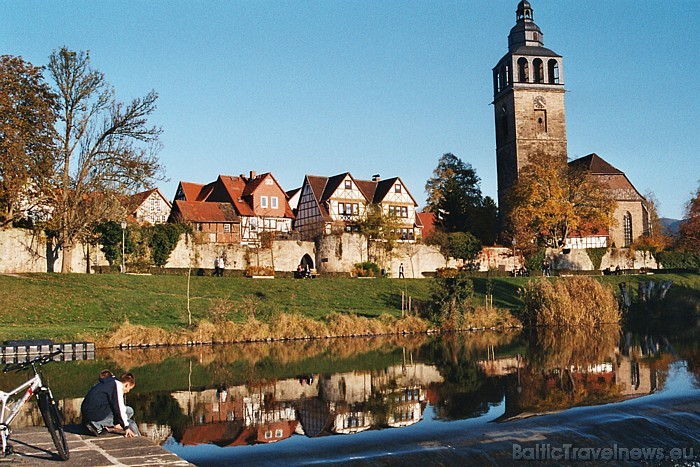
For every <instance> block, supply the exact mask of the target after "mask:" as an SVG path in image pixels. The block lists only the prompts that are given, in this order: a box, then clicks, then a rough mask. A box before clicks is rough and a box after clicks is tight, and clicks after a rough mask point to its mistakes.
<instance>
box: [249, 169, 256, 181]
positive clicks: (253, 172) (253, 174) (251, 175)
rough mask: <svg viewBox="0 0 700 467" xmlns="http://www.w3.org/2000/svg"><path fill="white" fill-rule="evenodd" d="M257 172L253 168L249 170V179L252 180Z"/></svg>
mask: <svg viewBox="0 0 700 467" xmlns="http://www.w3.org/2000/svg"><path fill="white" fill-rule="evenodd" d="M256 175H257V174H256V173H255V170H251V171H250V179H251V180H253V179H254V178H255V176H256Z"/></svg>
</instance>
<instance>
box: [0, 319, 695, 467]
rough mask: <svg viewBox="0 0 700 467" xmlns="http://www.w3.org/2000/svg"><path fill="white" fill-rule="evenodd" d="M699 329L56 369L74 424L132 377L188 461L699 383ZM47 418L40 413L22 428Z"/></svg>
mask: <svg viewBox="0 0 700 467" xmlns="http://www.w3.org/2000/svg"><path fill="white" fill-rule="evenodd" d="M696 335H697V328H696V329H693V328H690V329H689V330H688V329H686V330H685V332H684V333H683V334H682V335H681V334H679V335H675V336H674V338H673V340H672V341H669V340H668V339H666V338H665V337H663V336H654V335H652V334H647V335H640V334H632V333H630V332H622V331H621V330H620V329H619V328H617V327H611V328H605V329H596V330H586V329H554V330H552V329H543V330H537V332H531V333H520V332H506V333H491V332H481V333H469V334H445V335H441V336H437V337H430V336H426V335H421V336H411V337H409V338H386V339H348V340H340V339H329V340H323V341H321V340H315V341H293V342H283V343H279V342H278V343H269V344H249V345H238V346H217V347H200V348H159V349H149V350H133V351H109V352H106V353H105V354H104V356H103V357H102V359H101V360H98V361H95V362H81V363H80V364H68V363H65V364H64V363H62V364H60V365H59V364H57V365H55V368H48V367H47V370H51V371H52V372H53V374H52V375H51V376H52V377H53V378H52V380H51V384H52V388H54V392H55V393H56V394H58V395H59V397H63V400H62V406H63V410H64V414H65V416H66V420H67V423H78V422H79V421H80V414H79V407H80V403H81V401H82V398H81V396H82V394H83V393H84V391H86V390H87V388H89V386H90V385H91V384H92V381H93V380H94V379H95V378H96V377H97V373H98V372H99V371H100V370H101V369H102V368H105V367H107V368H112V369H113V371H115V372H118V371H126V370H129V371H132V372H134V373H135V374H136V377H137V387H136V389H135V390H134V391H132V392H131V393H130V394H129V395H128V403H129V404H130V405H132V406H133V407H134V408H135V410H136V417H135V418H136V419H137V421H138V422H139V423H140V426H139V428H140V429H141V431H142V433H145V434H147V435H148V436H150V437H151V438H153V439H155V440H157V441H158V442H160V443H166V445H167V446H168V448H169V449H172V450H176V452H177V453H178V454H179V455H181V456H184V457H185V458H187V456H188V453H189V452H190V451H188V450H190V449H196V447H197V446H200V445H215V446H219V447H226V448H227V449H228V447H236V446H245V445H257V446H260V447H261V448H262V446H263V445H270V444H274V443H277V442H281V441H284V440H288V439H290V438H294V437H297V438H298V439H302V438H306V439H309V440H311V439H315V438H320V437H328V436H335V437H338V436H341V435H352V434H357V433H362V432H368V431H370V430H382V429H390V428H391V429H399V430H396V432H397V433H401V432H402V431H401V430H404V429H407V428H408V427H412V426H416V425H418V426H422V425H424V424H422V423H421V422H422V421H423V420H425V419H426V418H427V419H428V420H430V422H431V423H432V425H430V424H428V425H426V426H430V427H432V428H431V429H434V428H435V425H434V424H435V423H441V426H443V427H446V426H449V423H448V422H451V421H456V420H467V419H471V420H474V419H476V420H480V421H482V422H483V423H486V422H491V421H496V422H502V423H503V422H508V421H511V420H514V419H519V418H524V417H529V416H533V415H537V414H544V413H549V412H554V411H562V410H566V409H568V408H571V407H575V406H583V405H597V404H607V403H611V402H617V401H623V400H627V399H630V398H635V397H640V396H644V395H649V394H653V393H655V392H659V391H661V390H663V389H664V388H666V386H667V381H668V374H669V367H670V366H671V364H672V363H674V362H676V361H678V360H679V359H684V360H685V364H686V365H687V368H688V370H689V373H688V376H687V379H688V380H690V383H691V384H694V385H695V386H696V387H697V386H700V377H699V375H700V371H699V368H700V350H699V349H698V344H697V342H698V340H697V338H696V337H695V336H696ZM98 356H99V354H98ZM68 365H73V366H68ZM686 383H688V381H686ZM5 386H11V381H10V382H8V381H6V380H5V381H3V383H2V387H5ZM76 391H77V394H76ZM65 395H68V396H69V397H65ZM428 408H429V409H430V410H428ZM427 414H429V415H427ZM39 419H40V417H39V415H38V413H37V412H36V411H35V410H34V411H29V412H27V413H26V414H25V420H24V423H26V424H27V425H31V424H34V423H35V422H37V421H38V420H39ZM392 432H393V431H392ZM465 436H466V435H465ZM360 438H361V437H349V438H348V439H360ZM192 452H195V451H192ZM234 452H235V451H234ZM196 455H199V454H196Z"/></svg>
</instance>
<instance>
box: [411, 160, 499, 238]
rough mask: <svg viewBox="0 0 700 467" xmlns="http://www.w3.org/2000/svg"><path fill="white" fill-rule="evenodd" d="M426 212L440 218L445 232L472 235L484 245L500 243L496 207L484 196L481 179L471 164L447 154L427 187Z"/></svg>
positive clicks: (439, 222) (440, 161) (439, 220)
mask: <svg viewBox="0 0 700 467" xmlns="http://www.w3.org/2000/svg"><path fill="white" fill-rule="evenodd" d="M425 191H426V192H427V194H428V199H427V201H426V203H427V206H426V211H429V212H433V213H435V215H436V219H437V221H438V225H439V226H440V227H442V229H443V230H444V231H445V232H471V233H472V234H474V236H476V237H477V238H478V239H479V240H481V242H482V243H484V244H487V245H492V244H493V243H494V241H495V239H496V215H497V212H496V203H495V202H494V201H493V199H491V198H489V197H488V196H487V197H483V196H482V194H481V187H480V179H479V177H478V176H477V175H476V171H475V170H474V169H473V168H472V166H471V165H470V164H468V163H464V162H463V161H462V160H461V159H460V158H458V157H457V156H455V155H454V154H450V153H447V154H444V155H443V156H442V157H441V158H440V160H439V161H438V166H437V167H436V168H435V170H434V171H433V177H432V178H430V179H429V180H428V181H427V183H426V184H425Z"/></svg>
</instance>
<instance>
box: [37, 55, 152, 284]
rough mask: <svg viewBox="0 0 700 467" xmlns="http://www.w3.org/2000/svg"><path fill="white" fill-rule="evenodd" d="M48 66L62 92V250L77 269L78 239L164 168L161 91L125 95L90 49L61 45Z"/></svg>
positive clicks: (56, 228)
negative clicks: (156, 114)
mask: <svg viewBox="0 0 700 467" xmlns="http://www.w3.org/2000/svg"><path fill="white" fill-rule="evenodd" d="M48 70H49V74H50V76H51V78H52V79H53V81H54V83H55V92H56V94H57V95H58V101H57V102H58V103H57V114H58V121H57V124H56V130H57V131H56V132H57V137H56V141H57V147H58V151H59V163H58V167H57V170H56V176H55V180H54V185H55V188H54V190H53V197H52V200H51V201H52V205H53V207H54V215H53V218H52V224H51V225H50V226H49V227H50V228H51V230H52V231H53V232H54V235H55V237H54V240H55V243H54V249H55V252H54V254H57V253H56V252H57V251H58V249H59V248H61V249H62V250H63V264H62V268H61V270H62V272H70V264H71V260H72V252H73V248H74V247H75V245H76V243H77V242H79V241H84V240H86V239H88V238H91V236H92V235H93V230H94V228H95V227H96V226H97V225H98V224H99V223H100V222H103V221H106V220H115V219H118V218H120V217H121V216H123V215H124V212H123V210H122V208H121V204H120V203H119V202H118V199H117V198H118V196H119V195H122V194H125V193H133V192H135V191H137V190H139V189H143V188H147V187H149V185H150V184H151V183H152V181H153V180H154V179H157V178H158V177H159V176H160V173H161V167H160V165H159V163H158V159H157V156H156V155H157V152H158V149H159V145H158V137H159V135H160V133H161V130H160V129H159V128H156V127H151V126H149V125H148V117H149V116H150V115H151V114H152V113H153V111H154V110H155V108H156V99H157V97H158V96H157V94H156V93H155V92H153V91H152V92H150V93H148V94H147V95H146V96H144V97H142V98H136V99H133V100H132V101H131V102H130V103H128V104H123V103H121V102H119V101H117V100H116V99H115V97H114V90H113V89H112V88H111V87H110V86H109V84H108V83H107V81H106V80H105V77H104V74H103V73H101V72H100V71H98V70H96V69H94V68H92V65H91V62H90V55H89V53H88V52H73V51H71V50H68V49H66V48H61V49H59V50H55V51H54V52H53V54H52V55H51V57H50V60H49V65H48Z"/></svg>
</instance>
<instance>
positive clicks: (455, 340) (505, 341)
mask: <svg viewBox="0 0 700 467" xmlns="http://www.w3.org/2000/svg"><path fill="white" fill-rule="evenodd" d="M516 337H517V333H488V332H483V333H474V334H472V333H470V334H462V333H456V334H445V335H443V336H442V337H441V338H440V339H436V340H435V341H433V342H432V343H431V344H430V345H429V346H426V349H425V353H426V354H427V355H426V356H427V358H428V359H429V360H430V361H433V362H435V365H436V366H437V368H438V371H439V372H440V375H441V376H442V377H443V378H444V380H445V382H444V383H438V384H432V385H431V386H430V392H431V394H432V397H431V402H432V403H433V405H434V406H435V411H436V413H437V415H438V416H439V417H440V418H447V419H461V418H470V417H477V416H479V415H481V414H484V413H486V412H487V411H488V408H489V406H490V405H493V404H497V403H499V402H500V401H501V400H502V399H503V386H502V384H501V383H500V380H499V378H487V377H486V375H485V374H484V373H483V371H482V370H481V369H480V368H479V365H478V364H477V362H478V361H479V359H480V358H481V359H483V358H484V357H486V356H487V355H488V354H490V353H491V354H494V355H495V353H496V350H495V349H498V352H499V353H501V352H503V350H504V349H505V348H507V347H508V346H509V345H512V344H513V343H515V342H517V339H516Z"/></svg>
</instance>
